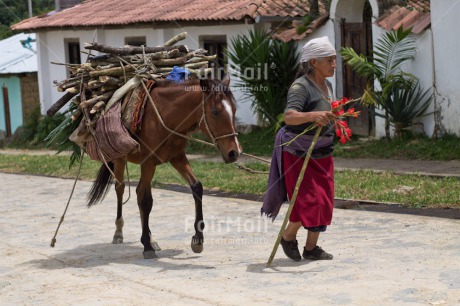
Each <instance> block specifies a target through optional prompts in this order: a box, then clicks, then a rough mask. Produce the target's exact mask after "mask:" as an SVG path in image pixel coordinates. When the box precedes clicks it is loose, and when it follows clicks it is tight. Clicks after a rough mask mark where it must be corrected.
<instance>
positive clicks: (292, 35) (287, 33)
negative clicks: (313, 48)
mask: <svg viewBox="0 0 460 306" xmlns="http://www.w3.org/2000/svg"><path fill="white" fill-rule="evenodd" d="M328 19H329V14H324V15H322V16H320V17H318V18H316V19H315V20H313V21H312V22H311V23H310V25H309V26H308V28H307V30H306V31H305V32H303V33H302V34H297V29H296V27H295V25H294V22H293V26H294V28H292V29H288V30H284V31H280V32H279V33H276V34H274V35H273V38H276V39H279V40H281V41H284V42H288V41H291V40H301V39H303V38H305V37H307V36H308V35H310V34H311V33H313V32H314V31H315V30H316V29H317V28H319V27H320V26H322V25H323V24H325V23H326V21H327V20H328Z"/></svg>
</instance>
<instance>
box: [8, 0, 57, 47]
mask: <svg viewBox="0 0 460 306" xmlns="http://www.w3.org/2000/svg"><path fill="white" fill-rule="evenodd" d="M54 4H55V1H54V0H32V13H33V15H34V16H35V15H41V14H43V13H46V12H49V11H52V10H54ZM28 17H29V8H28V3H27V0H21V1H18V0H2V1H0V39H5V38H7V37H9V36H12V35H13V34H14V33H13V31H12V30H11V29H10V26H11V25H13V24H15V23H17V22H19V21H21V20H23V19H26V18H28Z"/></svg>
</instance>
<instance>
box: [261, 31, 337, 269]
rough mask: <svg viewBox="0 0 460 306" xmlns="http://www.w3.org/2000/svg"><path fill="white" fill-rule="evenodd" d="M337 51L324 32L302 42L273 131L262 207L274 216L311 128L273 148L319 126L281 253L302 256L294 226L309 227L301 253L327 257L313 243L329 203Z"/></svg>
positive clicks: (291, 187) (325, 221)
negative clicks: (279, 124)
mask: <svg viewBox="0 0 460 306" xmlns="http://www.w3.org/2000/svg"><path fill="white" fill-rule="evenodd" d="M335 60H336V51H335V49H334V47H333V46H332V44H331V43H330V42H329V39H328V38H327V37H321V38H317V39H312V40H310V41H309V42H308V43H306V44H305V46H304V47H303V48H302V57H301V60H300V61H301V74H302V75H301V77H299V78H298V79H296V80H295V81H294V82H293V84H292V85H291V87H290V89H289V92H288V96H287V105H286V109H285V113H284V122H285V123H286V126H285V127H284V128H282V129H280V131H279V132H278V134H277V137H276V138H277V139H276V141H275V150H274V154H273V158H272V165H271V169H270V177H269V183H268V186H267V193H266V196H265V199H264V205H263V207H262V213H265V214H267V215H268V216H270V217H272V218H273V219H274V218H275V217H276V215H277V214H278V212H279V209H280V207H281V204H282V202H283V200H285V199H286V198H285V195H286V193H287V195H288V197H289V199H290V198H291V197H292V195H293V193H294V188H295V185H296V182H297V178H298V176H299V173H300V169H301V168H302V165H303V162H304V158H305V155H306V152H307V151H308V148H309V147H310V144H311V140H312V138H313V135H314V134H315V132H316V129H313V130H312V131H310V132H307V133H306V134H305V135H303V136H301V137H299V138H298V139H297V140H296V141H294V142H293V143H292V144H291V145H289V146H283V147H282V152H281V147H279V148H280V149H276V148H278V145H279V144H282V143H285V142H287V141H289V140H291V139H293V138H294V137H295V136H297V135H298V134H299V133H301V132H302V131H304V130H305V129H306V128H307V127H309V126H311V125H315V126H318V127H322V131H321V134H320V138H319V140H318V142H317V144H316V146H315V148H314V150H313V153H312V157H311V159H310V161H309V163H308V167H307V170H306V172H305V175H304V178H303V180H302V184H301V186H300V189H299V192H298V194H297V198H296V201H295V203H294V207H293V210H292V213H291V215H290V218H289V221H290V222H289V224H288V226H287V228H286V230H285V232H284V234H283V237H282V239H281V245H282V247H283V250H284V253H285V254H286V256H287V257H289V258H290V259H292V260H295V261H299V260H301V258H302V257H301V256H300V252H299V249H298V243H297V232H298V230H299V229H300V228H301V227H302V226H303V227H304V228H306V229H307V230H308V234H307V239H306V243H305V246H304V250H303V257H304V258H305V259H311V260H322V259H332V257H333V256H332V255H331V254H329V253H327V252H325V251H324V250H323V249H322V248H321V247H319V246H318V245H317V243H318V237H319V234H320V233H321V232H324V231H325V230H326V227H327V226H328V225H330V224H331V220H332V210H333V207H334V166H333V160H332V155H331V154H332V151H333V137H334V136H333V132H334V125H333V123H332V122H331V118H332V116H333V115H332V113H331V111H330V109H331V106H330V104H331V102H332V100H333V94H332V87H331V84H330V83H329V81H327V80H326V78H327V77H332V76H333V75H334V70H335V67H336V62H335Z"/></svg>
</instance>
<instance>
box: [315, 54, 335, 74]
mask: <svg viewBox="0 0 460 306" xmlns="http://www.w3.org/2000/svg"><path fill="white" fill-rule="evenodd" d="M335 59H336V56H335V55H333V56H328V57H322V58H320V59H313V60H312V63H311V64H312V66H313V67H314V70H313V73H315V74H319V75H321V76H323V77H325V78H329V77H332V76H334V72H335V67H336V62H335Z"/></svg>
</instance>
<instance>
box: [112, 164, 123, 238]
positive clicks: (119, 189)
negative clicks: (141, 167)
mask: <svg viewBox="0 0 460 306" xmlns="http://www.w3.org/2000/svg"><path fill="white" fill-rule="evenodd" d="M114 166H115V167H114V174H115V178H116V180H117V181H115V192H116V193H117V219H116V220H115V226H116V229H115V234H114V235H113V241H112V243H113V244H120V243H123V225H124V221H123V214H122V212H123V193H124V191H125V182H124V172H125V167H126V160H124V159H117V160H115V161H114Z"/></svg>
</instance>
